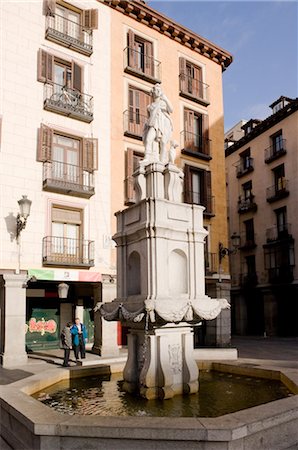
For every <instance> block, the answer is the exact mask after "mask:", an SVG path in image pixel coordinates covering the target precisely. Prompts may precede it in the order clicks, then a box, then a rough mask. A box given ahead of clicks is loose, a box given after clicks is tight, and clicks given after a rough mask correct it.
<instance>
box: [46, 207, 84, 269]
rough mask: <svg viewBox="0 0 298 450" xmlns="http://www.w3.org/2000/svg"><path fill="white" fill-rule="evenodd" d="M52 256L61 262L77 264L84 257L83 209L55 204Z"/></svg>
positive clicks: (53, 210)
mask: <svg viewBox="0 0 298 450" xmlns="http://www.w3.org/2000/svg"><path fill="white" fill-rule="evenodd" d="M51 236H52V239H51V241H52V245H51V249H52V256H53V257H54V259H55V260H56V261H57V262H59V261H61V262H63V263H69V264H77V263H79V262H80V261H81V259H82V256H83V255H82V245H81V236H82V211H81V210H72V209H68V208H61V207H58V206H54V207H53V209H52V234H51Z"/></svg>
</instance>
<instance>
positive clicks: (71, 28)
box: [44, 0, 98, 56]
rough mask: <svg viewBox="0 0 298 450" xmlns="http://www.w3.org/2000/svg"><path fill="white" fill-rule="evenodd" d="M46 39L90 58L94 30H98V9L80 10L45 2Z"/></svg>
mask: <svg viewBox="0 0 298 450" xmlns="http://www.w3.org/2000/svg"><path fill="white" fill-rule="evenodd" d="M44 5H45V15H46V38H47V39H49V40H51V41H54V42H56V43H58V44H60V45H63V46H64V47H68V48H71V49H73V50H75V51H78V52H80V53H83V54H85V55H87V56H90V55H91V54H92V51H93V46H92V30H95V29H97V28H98V12H97V10H96V9H89V10H80V9H78V8H76V7H74V6H73V5H69V7H66V5H65V4H62V3H58V2H56V1H55V0H45V1H44Z"/></svg>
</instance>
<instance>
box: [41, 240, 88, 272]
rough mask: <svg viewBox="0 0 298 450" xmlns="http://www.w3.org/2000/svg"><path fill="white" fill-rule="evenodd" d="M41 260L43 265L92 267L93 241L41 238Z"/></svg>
mask: <svg viewBox="0 0 298 450" xmlns="http://www.w3.org/2000/svg"><path fill="white" fill-rule="evenodd" d="M42 259H43V264H44V265H54V266H77V267H92V266H94V241H87V240H83V239H71V238H64V237H60V236H59V237H58V236H46V237H44V238H43V253H42Z"/></svg>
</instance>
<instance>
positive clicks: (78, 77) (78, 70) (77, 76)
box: [71, 61, 82, 92]
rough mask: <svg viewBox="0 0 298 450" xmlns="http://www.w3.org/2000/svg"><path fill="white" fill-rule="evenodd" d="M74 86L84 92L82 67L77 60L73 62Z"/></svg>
mask: <svg viewBox="0 0 298 450" xmlns="http://www.w3.org/2000/svg"><path fill="white" fill-rule="evenodd" d="M71 73H72V88H73V89H76V90H77V91H79V92H82V67H81V66H79V65H78V64H77V63H76V62H74V61H72V62H71Z"/></svg>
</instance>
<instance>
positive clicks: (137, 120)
mask: <svg viewBox="0 0 298 450" xmlns="http://www.w3.org/2000/svg"><path fill="white" fill-rule="evenodd" d="M146 120H147V116H146V115H143V114H140V113H139V112H138V111H130V110H126V111H124V113H123V122H124V123H123V126H124V134H125V135H126V136H132V137H136V138H138V139H142V136H143V130H144V125H145V122H146Z"/></svg>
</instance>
